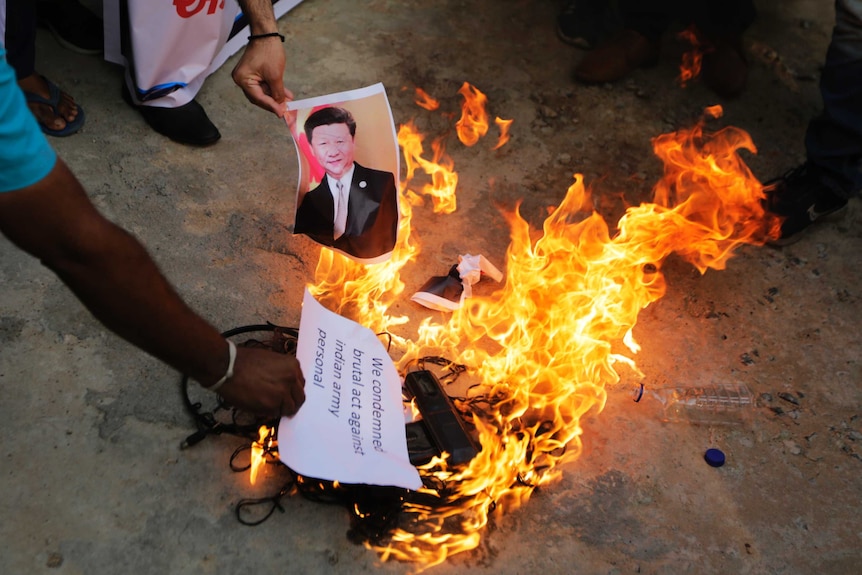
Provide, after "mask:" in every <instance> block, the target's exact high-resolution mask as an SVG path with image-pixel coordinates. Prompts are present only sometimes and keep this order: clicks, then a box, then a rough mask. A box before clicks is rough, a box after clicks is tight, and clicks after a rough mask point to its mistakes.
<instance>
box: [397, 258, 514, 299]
mask: <svg viewBox="0 0 862 575" xmlns="http://www.w3.org/2000/svg"><path fill="white" fill-rule="evenodd" d="M483 276H488V277H490V278H491V279H493V280H494V281H497V282H499V281H502V279H503V272H501V271H500V270H499V269H497V268H496V266H494V264H492V263H491V262H489V261H488V259H487V258H486V257H485V256H483V255H475V256H474V255H470V254H466V255H463V256H458V263H457V264H456V265H453V266H452V267H451V268H449V273H448V274H447V275H445V276H434V277H432V278H431V279H429V280H428V281H427V282H425V283H424V284H423V285H422V287H421V288H419V291H417V292H416V293H415V294H413V296H412V297H411V298H410V299H411V300H412V301H415V302H416V303H418V304H420V305H423V306H425V307H427V308H430V309H433V310H437V311H455V310H456V309H458V308H460V307H461V305H462V304H463V303H464V300H465V299H467V298H468V297H471V296H472V295H473V284H475V283H476V282H478V281H479V280H481V279H482V277H483Z"/></svg>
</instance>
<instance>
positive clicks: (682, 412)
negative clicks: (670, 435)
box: [632, 383, 754, 425]
mask: <svg viewBox="0 0 862 575" xmlns="http://www.w3.org/2000/svg"><path fill="white" fill-rule="evenodd" d="M632 395H633V397H632V398H633V399H634V400H635V402H637V403H641V404H647V405H649V404H652V406H653V409H654V410H655V411H657V412H658V415H659V417H660V418H661V420H662V421H673V422H688V423H706V424H713V425H715V424H734V423H741V422H742V421H743V420H744V419H745V416H746V413H748V412H750V411H751V410H752V409H753V407H754V395H753V394H752V393H751V390H750V389H749V388H748V386H747V385H745V384H744V383H711V384H708V385H704V386H699V387H663V388H658V389H646V388H645V387H644V385H643V384H642V383H641V384H639V385H638V386H636V387H635V389H634V390H633V394H632Z"/></svg>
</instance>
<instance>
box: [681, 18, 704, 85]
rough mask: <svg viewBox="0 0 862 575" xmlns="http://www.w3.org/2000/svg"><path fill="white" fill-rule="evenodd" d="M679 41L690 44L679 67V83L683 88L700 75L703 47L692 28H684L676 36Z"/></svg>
mask: <svg viewBox="0 0 862 575" xmlns="http://www.w3.org/2000/svg"><path fill="white" fill-rule="evenodd" d="M678 37H679V39H680V40H685V41H687V42H689V43H690V44H691V50H689V51H687V52H685V53H684V54H683V55H682V62H680V65H679V83H680V86H682V87H683V88H685V86H686V85H687V84H688V82H689V81H690V80H694V79H695V78H697V77H698V76H699V75H700V66H701V63H702V62H703V46H702V45H701V43H700V40H699V39H698V37H697V32H695V30H694V28H686V29H685V30H683V31H682V32H680V33H679V35H678Z"/></svg>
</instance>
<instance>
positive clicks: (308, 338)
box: [278, 289, 422, 489]
mask: <svg viewBox="0 0 862 575" xmlns="http://www.w3.org/2000/svg"><path fill="white" fill-rule="evenodd" d="M296 357H297V359H298V360H299V365H300V366H301V367H302V373H303V375H304V376H305V403H304V404H303V405H302V407H301V408H300V409H299V412H297V414H296V415H295V416H293V417H292V418H287V417H282V418H281V422H280V423H279V425H278V454H279V457H280V458H281V460H282V461H283V462H284V463H285V465H287V466H288V467H290V468H291V469H293V470H294V471H296V472H297V473H299V474H301V475H306V476H308V477H315V478H317V479H326V480H329V481H339V482H341V483H350V484H357V483H360V484H367V485H392V486H397V487H403V488H405V489H418V488H419V487H421V486H422V480H421V479H420V478H419V472H418V471H417V470H416V468H415V467H413V465H411V463H410V459H409V456H408V454H407V436H406V432H405V428H404V408H403V404H402V401H401V381H400V379H399V377H398V372H397V370H396V369H395V365H394V364H393V363H392V359H391V358H390V357H389V355H388V354H387V353H386V350H385V349H384V347H383V344H382V343H381V342H380V340H379V339H378V338H377V336H376V335H375V334H374V332H372V331H371V330H370V329H368V328H366V327H363V326H361V325H359V324H358V323H356V322H353V321H351V320H349V319H346V318H343V317H341V316H340V315H338V314H335V313H332V312H331V311H329V310H327V309H326V308H324V307H323V306H322V305H320V304H319V303H318V302H317V300H315V299H314V297H312V295H311V294H310V293H309V291H308V290H307V289H306V290H305V295H304V296H303V300H302V318H301V319H300V322H299V341H298V343H297V349H296Z"/></svg>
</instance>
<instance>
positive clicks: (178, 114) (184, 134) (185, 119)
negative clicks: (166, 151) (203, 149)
mask: <svg viewBox="0 0 862 575" xmlns="http://www.w3.org/2000/svg"><path fill="white" fill-rule="evenodd" d="M123 100H125V102H126V103H127V104H128V105H130V106H132V107H133V108H135V109H136V110H137V111H139V112H140V113H141V115H142V116H143V117H144V121H146V122H147V124H149V126H150V127H151V128H152V129H153V130H155V131H156V132H158V133H159V134H161V135H163V136H167V137H168V138H170V139H171V140H173V141H175V142H179V143H180V144H189V145H191V146H209V145H211V144H215V143H216V142H217V141H218V140H219V138H221V133H219V131H218V128H216V127H215V124H213V123H212V122H211V121H210V119H209V117H208V116H207V113H206V111H205V110H204V108H203V106H201V105H200V104H198V103H197V101H195V100H192V101H191V102H189V103H188V104H183V105H182V106H180V107H179V108H157V107H155V106H138V105H136V104H135V103H134V102H133V101H132V96H131V94H129V89H128V87H127V86H126V84H125V82H123Z"/></svg>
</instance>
